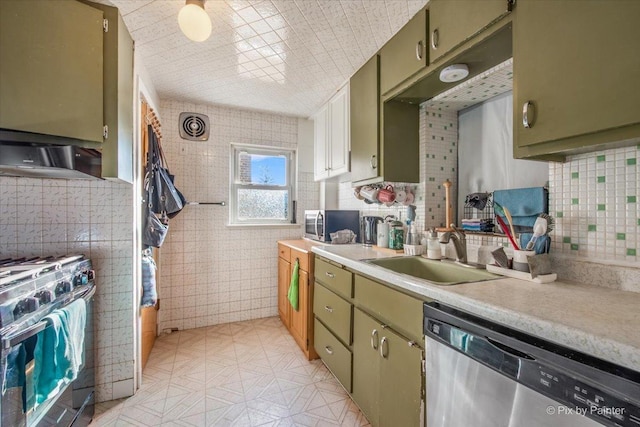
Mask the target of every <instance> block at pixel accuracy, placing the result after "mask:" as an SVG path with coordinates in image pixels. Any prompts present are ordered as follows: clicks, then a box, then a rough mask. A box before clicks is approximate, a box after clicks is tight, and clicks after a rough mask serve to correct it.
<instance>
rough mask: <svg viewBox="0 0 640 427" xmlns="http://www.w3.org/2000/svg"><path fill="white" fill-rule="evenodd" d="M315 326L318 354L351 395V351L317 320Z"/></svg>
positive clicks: (315, 344) (315, 342)
mask: <svg viewBox="0 0 640 427" xmlns="http://www.w3.org/2000/svg"><path fill="white" fill-rule="evenodd" d="M313 326H314V334H315V337H314V346H315V349H316V352H317V353H318V355H319V356H320V358H321V359H322V361H323V362H324V364H325V365H327V368H329V370H330V371H331V372H332V373H333V375H335V376H336V378H337V379H338V381H340V384H342V386H343V387H344V388H345V390H347V391H348V392H349V393H351V362H352V355H351V351H350V350H349V349H348V348H347V347H345V346H344V345H343V344H342V343H341V342H340V340H338V339H337V338H336V337H335V336H334V335H333V334H332V333H331V331H330V330H329V329H327V328H326V327H325V326H324V325H323V324H322V322H320V321H319V320H318V319H317V318H316V319H315V321H314V325H313Z"/></svg>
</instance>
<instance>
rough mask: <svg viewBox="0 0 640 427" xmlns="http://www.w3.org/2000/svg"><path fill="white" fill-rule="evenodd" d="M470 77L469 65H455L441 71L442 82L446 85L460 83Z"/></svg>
mask: <svg viewBox="0 0 640 427" xmlns="http://www.w3.org/2000/svg"><path fill="white" fill-rule="evenodd" d="M468 75H469V67H467V64H453V65H449V66H448V67H446V68H443V69H442V71H440V81H441V82H445V83H453V82H459V81H460V80H462V79H464V78H465V77H467V76H468Z"/></svg>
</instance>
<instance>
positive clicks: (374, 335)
mask: <svg viewBox="0 0 640 427" xmlns="http://www.w3.org/2000/svg"><path fill="white" fill-rule="evenodd" d="M374 338H375V341H374ZM371 348H372V349H374V350H377V349H378V330H377V329H374V330H373V331H371Z"/></svg>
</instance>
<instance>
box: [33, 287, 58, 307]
mask: <svg viewBox="0 0 640 427" xmlns="http://www.w3.org/2000/svg"><path fill="white" fill-rule="evenodd" d="M33 297H34V298H37V299H38V301H40V305H45V304H48V303H50V302H51V301H52V300H53V296H52V295H51V292H50V291H47V290H44V291H40V292H36V293H35V294H34V295H33Z"/></svg>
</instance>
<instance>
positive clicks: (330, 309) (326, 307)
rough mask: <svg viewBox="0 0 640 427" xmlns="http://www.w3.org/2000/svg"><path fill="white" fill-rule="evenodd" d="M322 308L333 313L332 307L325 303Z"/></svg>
mask: <svg viewBox="0 0 640 427" xmlns="http://www.w3.org/2000/svg"><path fill="white" fill-rule="evenodd" d="M324 309H325V310H327V311H328V312H329V313H333V308H332V307H330V306H328V305H325V306H324Z"/></svg>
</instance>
